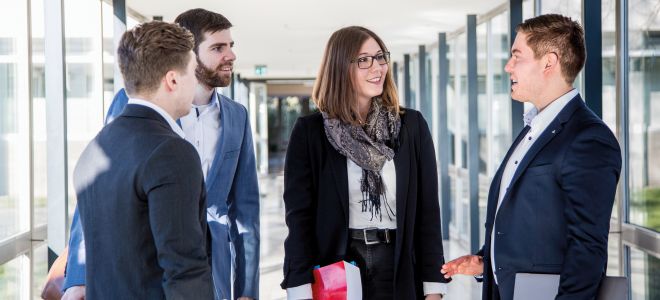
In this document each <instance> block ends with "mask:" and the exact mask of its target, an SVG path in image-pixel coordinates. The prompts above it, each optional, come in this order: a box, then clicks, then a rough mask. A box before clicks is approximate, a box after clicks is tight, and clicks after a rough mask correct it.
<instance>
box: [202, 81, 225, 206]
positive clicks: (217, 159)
mask: <svg viewBox="0 0 660 300" xmlns="http://www.w3.org/2000/svg"><path fill="white" fill-rule="evenodd" d="M213 92H214V93H217V92H216V91H213ZM217 97H218V107H219V108H220V113H219V114H218V118H220V124H221V125H220V126H221V129H222V130H221V131H220V136H219V137H218V146H217V148H216V151H215V156H214V157H213V162H212V163H211V169H210V170H209V173H208V174H207V175H206V191H207V193H208V192H210V190H211V186H213V184H215V181H216V180H215V179H217V178H218V172H219V170H220V165H221V162H222V157H223V155H224V152H225V147H224V146H225V136H226V135H227V134H226V132H227V130H228V128H227V126H229V125H228V124H229V120H228V119H229V117H228V116H226V115H225V111H227V107H225V105H226V104H225V101H224V98H223V97H222V96H221V95H219V94H218V95H217ZM225 181H226V180H225ZM227 183H229V182H227Z"/></svg>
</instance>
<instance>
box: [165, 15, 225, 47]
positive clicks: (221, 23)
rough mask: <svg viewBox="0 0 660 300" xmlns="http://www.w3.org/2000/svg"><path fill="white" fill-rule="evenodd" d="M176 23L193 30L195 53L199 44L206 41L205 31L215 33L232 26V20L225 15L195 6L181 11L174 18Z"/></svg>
mask: <svg viewBox="0 0 660 300" xmlns="http://www.w3.org/2000/svg"><path fill="white" fill-rule="evenodd" d="M174 23H177V24H179V26H182V27H183V28H186V29H188V30H190V32H192V34H193V36H194V37H195V47H194V48H193V51H195V53H197V49H198V47H199V44H201V43H202V42H203V41H204V33H206V32H208V33H214V32H216V31H222V30H225V29H229V28H231V27H232V24H231V22H229V20H227V18H225V17H224V16H223V15H221V14H219V13H215V12H212V11H208V10H206V9H203V8H194V9H191V10H187V11H185V12H183V13H181V14H180V15H178V16H177V17H176V19H174Z"/></svg>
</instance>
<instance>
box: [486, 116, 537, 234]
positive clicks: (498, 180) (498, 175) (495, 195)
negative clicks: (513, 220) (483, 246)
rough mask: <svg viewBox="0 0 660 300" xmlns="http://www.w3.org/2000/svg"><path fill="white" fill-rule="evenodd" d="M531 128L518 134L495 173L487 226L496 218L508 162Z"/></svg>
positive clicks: (489, 193) (524, 129)
mask: <svg viewBox="0 0 660 300" xmlns="http://www.w3.org/2000/svg"><path fill="white" fill-rule="evenodd" d="M530 129H531V128H530V127H529V126H525V127H524V128H523V130H522V131H520V133H519V134H518V136H517V137H516V140H515V141H514V142H513V144H512V145H511V147H509V151H507V153H506V156H504V160H502V163H500V166H499V168H498V169H497V172H495V176H494V177H493V181H492V182H491V186H490V191H489V192H488V208H487V210H486V211H487V212H488V215H487V216H486V223H487V224H492V222H493V221H492V220H493V217H494V216H495V207H496V206H495V205H496V204H497V200H498V198H499V195H500V183H501V182H502V173H503V172H504V168H505V167H506V164H507V162H508V161H509V158H511V155H512V154H513V150H515V149H516V147H518V144H520V142H521V141H522V139H523V138H524V137H525V135H527V132H529V130H530Z"/></svg>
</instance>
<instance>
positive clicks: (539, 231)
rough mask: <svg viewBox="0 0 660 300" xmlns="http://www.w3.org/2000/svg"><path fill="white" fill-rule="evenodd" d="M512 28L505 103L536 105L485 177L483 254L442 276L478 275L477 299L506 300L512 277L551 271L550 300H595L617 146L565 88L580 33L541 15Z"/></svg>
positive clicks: (580, 53)
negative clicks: (553, 289) (554, 280)
mask: <svg viewBox="0 0 660 300" xmlns="http://www.w3.org/2000/svg"><path fill="white" fill-rule="evenodd" d="M516 31H517V36H516V39H515V41H514V43H513V46H512V48H511V59H509V61H508V63H507V64H506V66H505V70H506V72H507V73H509V74H510V76H511V97H512V98H513V99H515V100H518V101H522V102H528V103H531V104H533V105H534V107H533V108H532V109H531V110H530V111H529V112H527V113H526V114H525V124H526V126H525V127H524V129H523V130H522V132H521V133H520V134H519V135H518V137H517V138H516V139H515V141H514V143H513V145H512V146H511V148H510V149H509V151H508V153H507V155H506V157H505V158H504V161H503V162H502V164H501V165H500V167H499V169H498V171H497V173H496V174H495V176H494V178H493V182H492V184H491V187H490V192H489V195H488V208H487V210H488V211H487V216H486V240H485V244H484V246H483V248H482V249H481V251H480V252H479V253H477V254H475V255H466V256H463V257H459V258H457V259H455V260H453V261H450V262H448V263H447V264H445V265H444V266H443V268H442V272H443V273H444V274H445V276H446V277H451V276H453V275H455V274H465V275H475V276H479V275H483V282H484V284H483V293H482V297H483V299H491V300H497V299H505V300H511V299H512V298H513V290H514V284H515V276H516V274H517V273H545V274H559V275H560V284H559V290H558V294H557V296H556V299H594V298H595V297H596V293H597V290H598V286H599V284H600V282H601V279H602V278H603V277H604V276H605V271H606V269H607V266H606V264H607V237H608V233H609V224H610V223H609V222H610V216H611V214H612V206H613V203H614V196H615V192H616V185H617V181H618V179H619V173H620V170H621V151H620V149H619V144H618V142H617V140H616V138H615V137H614V135H613V134H612V132H611V130H610V129H609V128H608V127H607V126H606V125H605V124H604V123H603V121H601V119H600V118H598V117H597V116H596V115H595V114H594V113H593V112H592V111H591V110H589V108H587V107H586V105H585V104H584V102H583V100H582V98H581V97H580V95H579V94H578V92H577V90H576V89H574V88H573V82H574V80H575V78H576V77H577V76H578V73H579V72H580V70H581V69H582V67H583V66H584V61H585V58H586V51H585V46H584V31H583V30H582V27H581V26H580V25H579V24H578V23H577V22H575V21H572V20H571V19H570V18H567V17H564V16H560V15H542V16H538V17H536V18H532V19H529V20H526V21H525V22H524V23H522V24H520V25H518V27H517V29H516Z"/></svg>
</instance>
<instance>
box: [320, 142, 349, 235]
mask: <svg viewBox="0 0 660 300" xmlns="http://www.w3.org/2000/svg"><path fill="white" fill-rule="evenodd" d="M324 134H325V133H324ZM325 142H326V147H327V148H328V149H329V151H328V158H329V159H330V166H331V168H332V172H333V174H334V176H333V177H334V179H335V184H336V185H337V192H338V193H339V199H338V200H339V203H341V208H342V210H343V211H344V220H346V228H348V167H347V166H346V163H347V161H346V156H343V155H341V154H340V153H339V152H338V151H337V150H335V148H334V147H332V145H330V142H328V141H327V140H326V141H325Z"/></svg>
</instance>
